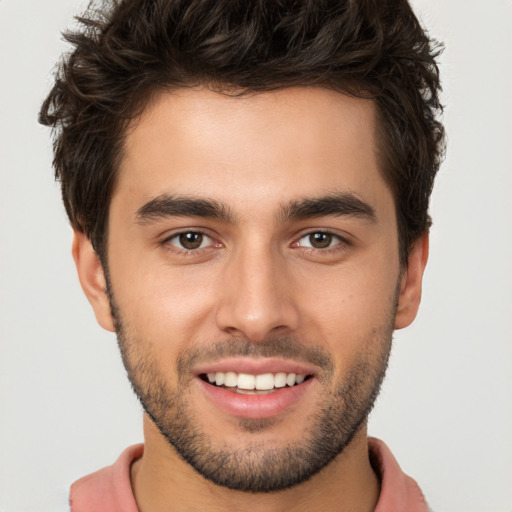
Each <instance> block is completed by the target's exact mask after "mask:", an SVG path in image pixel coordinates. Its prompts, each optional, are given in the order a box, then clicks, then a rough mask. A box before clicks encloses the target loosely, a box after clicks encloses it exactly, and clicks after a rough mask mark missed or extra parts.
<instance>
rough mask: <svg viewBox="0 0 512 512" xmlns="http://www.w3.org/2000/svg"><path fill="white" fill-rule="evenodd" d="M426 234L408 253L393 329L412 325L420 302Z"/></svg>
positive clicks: (425, 255) (426, 251)
mask: <svg viewBox="0 0 512 512" xmlns="http://www.w3.org/2000/svg"><path fill="white" fill-rule="evenodd" d="M428 244H429V239H428V232H427V233H425V234H424V235H423V236H422V237H421V238H419V239H418V240H416V241H415V242H414V243H413V244H412V246H411V250H410V252H409V258H408V260H407V261H408V263H407V268H406V269H405V270H404V273H403V276H402V281H401V283H400V294H399V296H398V307H397V311H396V316H395V329H403V328H404V327H407V326H408V325H410V324H411V323H412V321H413V320H414V319H415V318H416V314H417V313H418V308H419V305H420V302H421V282H422V279H423V273H424V271H425V266H426V264H427V260H428Z"/></svg>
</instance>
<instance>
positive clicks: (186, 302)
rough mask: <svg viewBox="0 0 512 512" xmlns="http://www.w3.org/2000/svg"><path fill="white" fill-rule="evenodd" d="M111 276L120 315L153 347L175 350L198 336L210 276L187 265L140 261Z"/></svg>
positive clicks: (206, 310) (206, 309) (210, 287)
mask: <svg viewBox="0 0 512 512" xmlns="http://www.w3.org/2000/svg"><path fill="white" fill-rule="evenodd" d="M111 277H112V287H113V291H114V295H115V298H116V303H117V305H118V307H119V309H120V311H121V312H122V314H123V317H124V318H125V319H126V321H129V323H130V325H131V328H132V330H133V331H135V333H136V334H137V337H138V338H139V339H141V340H142V342H143V343H151V344H152V345H153V350H156V351H157V352H164V351H172V352H175V351H176V350H180V349H183V348H184V347H185V346H187V344H189V343H190V342H191V341H192V342H193V341H195V340H197V339H199V338H200V337H201V336H200V334H199V333H200V331H201V329H202V328H204V324H205V319H206V318H207V316H208V314H209V311H211V301H212V296H213V291H214V289H215V286H214V284H213V281H212V279H211V277H212V276H207V275H206V273H205V272H201V271H198V270H197V269H196V270H195V271H192V270H190V268H189V267H183V268H181V269H176V268H172V267H169V266H166V265H163V264H153V265H142V264H141V265H138V266H137V265H135V266H133V267H131V271H130V272H124V273H123V269H122V267H118V269H117V273H113V275H112V276H111ZM204 335H205V334H204V333H203V337H204ZM210 336H211V331H210Z"/></svg>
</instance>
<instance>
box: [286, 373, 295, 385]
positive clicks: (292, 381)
mask: <svg viewBox="0 0 512 512" xmlns="http://www.w3.org/2000/svg"><path fill="white" fill-rule="evenodd" d="M296 378H297V375H295V373H289V374H288V375H287V376H286V384H288V386H293V385H294V384H295V379H296Z"/></svg>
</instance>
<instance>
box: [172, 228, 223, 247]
mask: <svg viewBox="0 0 512 512" xmlns="http://www.w3.org/2000/svg"><path fill="white" fill-rule="evenodd" d="M165 242H166V243H167V244H170V245H173V246H174V247H177V248H178V249H183V250H185V251H194V250H197V249H204V248H205V247H209V246H211V245H212V244H213V240H212V239H211V238H210V237H209V236H208V235H205V234H204V233H200V232H198V231H186V232H184V233H177V234H176V235H173V236H171V237H170V238H168V239H167V240H166V241H165Z"/></svg>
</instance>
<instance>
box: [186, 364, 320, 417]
mask: <svg viewBox="0 0 512 512" xmlns="http://www.w3.org/2000/svg"><path fill="white" fill-rule="evenodd" d="M316 370H317V369H316V368H315V367H313V366H311V365H309V364H303V363H298V362H294V361H289V360H283V359H272V358H268V359H266V358H258V359H251V358H238V359H237V358H231V359H225V360H223V361H218V362H216V363H211V364H207V365H205V366H203V367H202V368H197V369H196V372H195V375H196V379H195V381H196V383H197V385H198V388H199V390H200V393H201V395H202V396H203V397H204V399H206V401H207V402H206V403H208V404H209V407H213V408H214V411H216V412H215V414H216V413H217V412H219V411H224V413H227V414H228V416H231V417H238V418H253V419H262V418H275V417H276V416H279V415H284V414H288V413H289V412H291V411H293V410H295V409H297V407H300V409H301V410H302V409H303V408H304V407H307V405H306V404H307V403H311V402H310V400H314V399H313V398H312V397H310V398H309V399H306V397H308V396H309V395H310V394H311V393H312V392H315V393H316V392H318V390H317V387H318V384H315V383H316V381H317V380H318V379H317V378H316V374H315V371H316ZM315 389H316V391H313V390H315ZM305 400H306V401H305ZM301 404H302V405H301ZM303 412H304V411H303ZM217 417H218V416H217Z"/></svg>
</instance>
